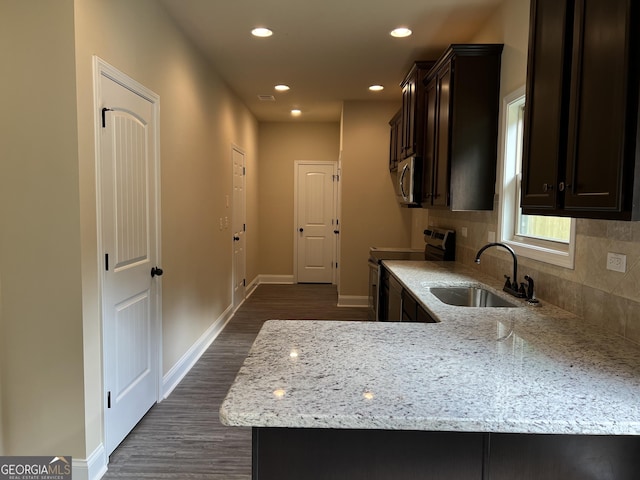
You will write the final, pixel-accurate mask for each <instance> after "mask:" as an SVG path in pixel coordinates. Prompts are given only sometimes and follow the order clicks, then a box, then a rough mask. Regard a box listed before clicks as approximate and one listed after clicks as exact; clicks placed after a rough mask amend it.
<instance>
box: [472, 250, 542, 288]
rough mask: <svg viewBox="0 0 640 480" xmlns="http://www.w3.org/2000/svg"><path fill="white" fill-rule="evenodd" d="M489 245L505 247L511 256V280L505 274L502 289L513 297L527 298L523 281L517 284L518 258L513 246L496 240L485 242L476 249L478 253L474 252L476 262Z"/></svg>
mask: <svg viewBox="0 0 640 480" xmlns="http://www.w3.org/2000/svg"><path fill="white" fill-rule="evenodd" d="M489 247H502V248H504V249H506V250H507V251H508V252H509V253H510V254H511V257H512V258H513V282H512V281H511V277H509V275H505V276H504V278H506V279H507V281H506V282H505V284H504V287H503V288H502V289H503V290H504V291H505V292H507V293H508V294H510V295H513V296H514V297H518V298H527V292H526V291H525V288H524V283H523V284H518V258H517V257H516V252H514V251H513V248H511V247H510V246H509V245H505V244H504V243H498V242H494V243H487V244H486V245H485V246H484V247H482V248H481V249H480V250H478V253H477V254H476V263H480V255H482V253H483V252H484V251H485V250H486V249H487V248H489ZM531 290H533V282H532V285H531Z"/></svg>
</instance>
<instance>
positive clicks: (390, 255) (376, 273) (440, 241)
mask: <svg viewBox="0 0 640 480" xmlns="http://www.w3.org/2000/svg"><path fill="white" fill-rule="evenodd" d="M424 239H425V248H424V249H418V248H406V247H371V248H370V249H369V262H368V264H369V319H370V320H380V312H379V308H380V303H379V299H380V295H379V291H380V287H381V268H380V264H381V262H382V260H429V261H443V260H445V261H448V260H455V232H454V231H453V230H445V229H440V228H434V227H429V229H427V230H425V231H424ZM392 287H393V286H392V285H390V287H389V288H390V292H389V305H388V306H387V308H388V309H389V312H388V313H392V312H399V311H400V310H401V308H402V304H401V303H400V302H401V300H400V296H399V293H398V292H396V290H397V288H396V289H395V290H394V292H391V289H392ZM392 293H393V294H392ZM394 316H395V313H392V314H391V316H389V315H387V318H393V317H394Z"/></svg>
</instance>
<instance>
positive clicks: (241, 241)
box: [232, 147, 246, 308]
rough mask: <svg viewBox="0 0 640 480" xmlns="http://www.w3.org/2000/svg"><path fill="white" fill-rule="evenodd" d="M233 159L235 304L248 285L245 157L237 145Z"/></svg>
mask: <svg viewBox="0 0 640 480" xmlns="http://www.w3.org/2000/svg"><path fill="white" fill-rule="evenodd" d="M232 152H233V153H232V159H233V219H232V226H233V306H234V308H235V307H237V306H238V305H240V303H242V300H244V298H245V287H246V280H245V279H246V267H245V265H246V258H245V257H246V251H245V233H246V220H245V173H246V169H245V158H244V152H242V151H241V150H240V149H238V148H237V147H233V150H232Z"/></svg>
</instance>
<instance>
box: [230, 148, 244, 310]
mask: <svg viewBox="0 0 640 480" xmlns="http://www.w3.org/2000/svg"><path fill="white" fill-rule="evenodd" d="M234 151H235V152H238V153H240V154H241V155H242V159H243V164H242V167H243V169H244V172H243V175H242V212H241V213H242V217H243V218H242V222H243V223H244V225H245V229H244V249H243V250H242V255H243V256H244V261H243V265H244V272H243V276H244V279H245V286H244V291H243V295H242V298H240V299H238V298H236V295H235V286H236V255H235V253H234V250H235V245H234V241H233V238H232V239H231V297H232V298H231V305H232V308H233V310H234V311H235V310H236V309H237V308H238V307H240V305H241V304H242V302H244V300H245V299H246V298H247V285H246V278H247V229H246V225H247V176H246V175H247V173H246V172H247V170H246V168H247V154H246V152H245V151H244V149H242V148H240V147H239V146H238V145H236V144H235V143H234V144H232V145H231V192H232V195H231V227H232V228H231V230H233V223H234V220H235V215H236V208H238V206H237V205H236V204H235V201H234V200H235V195H233V189H234V184H233V181H234V171H233V170H234V168H233V167H234V164H233V153H234ZM232 233H233V232H232Z"/></svg>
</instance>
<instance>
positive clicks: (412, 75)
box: [400, 61, 434, 159]
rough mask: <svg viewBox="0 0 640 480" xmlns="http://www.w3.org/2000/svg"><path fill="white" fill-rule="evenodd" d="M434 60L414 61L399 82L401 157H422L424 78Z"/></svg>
mask: <svg viewBox="0 0 640 480" xmlns="http://www.w3.org/2000/svg"><path fill="white" fill-rule="evenodd" d="M433 64H434V62H430V61H420V62H415V63H414V64H413V66H412V67H411V69H410V70H409V73H407V75H406V76H405V78H404V80H403V81H402V83H401V84H400V86H401V87H402V135H401V142H402V145H401V153H402V159H404V158H407V157H410V156H412V155H417V156H419V157H422V150H423V137H422V135H423V131H424V110H423V108H424V107H423V103H424V100H423V99H424V78H425V76H426V75H427V72H428V71H429V69H430V68H431V67H432V66H433Z"/></svg>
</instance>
